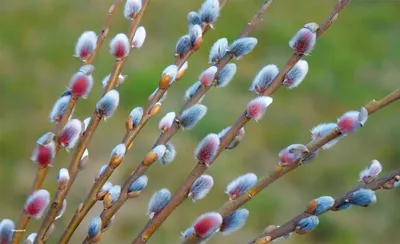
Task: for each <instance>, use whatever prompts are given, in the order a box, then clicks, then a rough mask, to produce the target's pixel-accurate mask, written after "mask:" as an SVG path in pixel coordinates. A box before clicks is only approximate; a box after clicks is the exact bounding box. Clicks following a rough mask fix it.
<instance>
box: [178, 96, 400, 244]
mask: <svg viewBox="0 0 400 244" xmlns="http://www.w3.org/2000/svg"><path fill="white" fill-rule="evenodd" d="M399 99H400V89H397V90H395V91H393V92H392V93H390V94H389V95H387V96H385V97H384V98H382V99H380V100H378V101H375V100H373V101H371V102H369V103H367V104H366V105H365V106H364V108H365V109H366V110H367V111H368V116H370V115H372V114H373V113H375V112H376V111H378V110H380V109H382V108H383V107H385V106H386V105H388V104H390V103H393V102H395V101H397V100H399ZM340 136H341V133H340V131H339V130H338V129H337V128H336V129H334V130H333V131H332V132H331V133H329V134H327V135H326V136H324V137H321V138H318V139H316V140H312V141H310V142H309V143H308V144H307V145H306V147H307V148H308V153H304V154H303V155H302V156H301V157H300V158H299V159H298V160H297V161H296V163H294V164H293V165H289V166H279V165H278V166H276V167H275V169H274V171H273V172H272V173H270V174H269V175H266V176H264V177H262V178H261V179H259V180H258V181H257V183H256V184H255V185H254V186H253V187H251V188H250V189H249V190H247V191H246V192H245V193H243V194H242V195H241V196H239V197H237V198H235V199H233V200H229V201H227V202H226V203H225V204H224V205H223V206H222V207H221V208H220V210H219V213H220V214H221V216H222V217H223V218H225V217H227V216H229V215H230V214H231V213H233V212H234V211H235V210H237V209H239V208H240V207H241V206H243V205H244V204H245V203H247V202H248V201H250V200H251V199H253V197H255V196H256V195H257V194H258V193H260V192H261V191H262V190H264V189H265V188H267V187H268V186H269V185H271V184H272V183H274V182H275V181H277V180H278V179H280V178H281V177H283V176H284V175H286V174H287V173H289V172H291V171H293V170H295V169H296V168H298V167H300V166H301V165H302V163H301V162H302V160H303V159H305V158H307V157H309V156H311V155H312V153H313V152H315V151H316V150H318V149H320V148H321V147H322V146H324V145H325V144H327V143H328V142H330V141H332V140H334V139H336V138H338V137H340ZM201 241H202V238H201V237H199V236H197V235H195V234H193V235H191V236H189V237H188V238H187V239H186V240H185V241H184V242H183V243H185V244H189V243H190V244H193V243H199V242H201Z"/></svg>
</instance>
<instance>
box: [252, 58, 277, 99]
mask: <svg viewBox="0 0 400 244" xmlns="http://www.w3.org/2000/svg"><path fill="white" fill-rule="evenodd" d="M278 74H279V69H278V66H276V65H275V64H269V65H267V66H265V67H264V68H262V69H261V70H260V71H259V72H258V73H257V75H256V77H254V80H253V83H252V84H251V86H250V91H253V92H255V93H257V94H259V93H263V92H264V91H265V89H267V87H268V86H269V85H270V84H271V82H272V81H273V80H274V78H275V77H276V76H277V75H278Z"/></svg>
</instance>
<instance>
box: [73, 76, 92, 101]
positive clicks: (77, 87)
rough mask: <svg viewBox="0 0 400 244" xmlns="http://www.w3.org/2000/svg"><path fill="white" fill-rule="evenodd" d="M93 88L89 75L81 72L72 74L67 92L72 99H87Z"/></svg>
mask: <svg viewBox="0 0 400 244" xmlns="http://www.w3.org/2000/svg"><path fill="white" fill-rule="evenodd" d="M92 87H93V78H92V76H91V75H85V74H84V73H82V72H78V73H76V74H74V75H73V76H72V78H71V80H70V82H69V90H70V91H71V94H72V95H73V96H74V97H78V98H87V96H88V95H89V93H90V91H91V90H92Z"/></svg>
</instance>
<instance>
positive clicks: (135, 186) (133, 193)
mask: <svg viewBox="0 0 400 244" xmlns="http://www.w3.org/2000/svg"><path fill="white" fill-rule="evenodd" d="M148 181H149V179H148V178H147V176H146V175H142V176H140V177H139V178H137V179H136V180H135V181H134V182H132V184H131V185H130V186H129V189H128V196H129V197H130V198H133V197H137V196H139V194H140V192H141V191H142V190H143V189H144V188H146V186H147V182H148Z"/></svg>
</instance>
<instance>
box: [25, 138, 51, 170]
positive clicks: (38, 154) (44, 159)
mask: <svg viewBox="0 0 400 244" xmlns="http://www.w3.org/2000/svg"><path fill="white" fill-rule="evenodd" d="M53 139H54V133H52V132H48V133H46V134H44V135H42V136H41V137H40V138H39V139H38V140H37V142H36V143H37V146H36V147H35V149H34V150H33V153H32V156H31V160H32V161H33V162H35V163H37V164H38V165H39V166H40V167H46V166H48V165H49V164H51V162H52V161H53V159H54V157H55V155H56V145H55V143H54V140H53Z"/></svg>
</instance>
